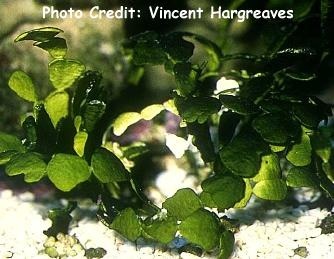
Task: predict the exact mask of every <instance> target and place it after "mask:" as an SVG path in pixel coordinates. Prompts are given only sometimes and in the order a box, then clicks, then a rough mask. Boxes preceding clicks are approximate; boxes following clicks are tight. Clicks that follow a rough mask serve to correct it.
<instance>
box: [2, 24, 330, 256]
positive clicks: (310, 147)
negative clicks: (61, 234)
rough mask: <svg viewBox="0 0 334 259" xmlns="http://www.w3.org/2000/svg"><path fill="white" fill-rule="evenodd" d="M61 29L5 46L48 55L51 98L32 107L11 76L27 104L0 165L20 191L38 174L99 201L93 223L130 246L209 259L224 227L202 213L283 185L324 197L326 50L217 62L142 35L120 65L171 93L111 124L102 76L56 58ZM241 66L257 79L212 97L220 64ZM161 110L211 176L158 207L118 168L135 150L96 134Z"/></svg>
mask: <svg viewBox="0 0 334 259" xmlns="http://www.w3.org/2000/svg"><path fill="white" fill-rule="evenodd" d="M61 32H62V31H61V30H60V29H57V28H52V27H46V28H40V29H35V30H32V31H28V32H25V33H23V34H21V35H20V36H18V37H17V38H16V40H15V41H16V42H19V41H25V40H30V41H33V42H34V46H36V47H39V48H41V49H44V50H46V51H47V52H49V54H50V56H51V57H52V60H51V62H50V63H49V66H48V71H49V78H50V82H51V83H52V86H53V91H52V92H51V93H50V94H49V95H48V96H47V97H46V98H45V99H42V98H41V97H40V96H39V95H38V91H37V87H36V86H35V85H34V83H33V81H32V79H31V78H30V77H29V76H28V75H27V74H26V73H25V72H23V71H16V72H14V73H13V74H12V75H11V77H10V79H9V83H8V84H9V87H10V88H11V89H12V90H13V91H15V92H16V94H17V95H19V96H20V97H22V98H23V99H24V100H26V101H28V102H31V103H32V106H33V112H32V113H31V114H29V115H27V116H26V117H25V119H24V120H23V122H22V127H23V130H24V133H25V136H24V138H23V140H20V139H18V138H17V137H15V136H12V135H9V134H6V133H0V163H1V164H4V165H5V171H6V173H7V174H8V175H9V176H14V175H18V174H24V179H25V181H26V182H27V183H31V182H37V181H39V180H41V179H42V178H43V177H47V178H49V180H50V181H51V182H52V183H53V184H54V185H55V186H56V187H57V188H58V189H59V190H61V191H63V192H69V191H71V190H73V189H75V188H76V189H81V191H83V192H86V193H87V195H89V196H90V197H91V198H92V199H93V200H95V201H96V202H97V203H98V204H99V211H98V217H99V218H100V219H101V220H102V221H103V222H104V223H105V224H106V225H107V226H108V227H110V228H112V229H114V230H116V231H118V232H119V233H120V234H122V235H123V236H125V237H126V238H128V239H129V240H131V241H136V240H137V239H138V238H140V237H142V238H145V239H148V240H152V241H158V242H160V243H163V244H168V243H170V242H171V241H173V240H174V239H175V238H178V237H182V238H184V239H186V240H187V242H188V243H189V244H192V245H194V246H197V247H198V246H199V247H200V248H202V249H204V250H205V251H215V250H217V249H218V251H219V258H227V257H228V256H229V255H230V254H231V253H232V251H233V244H234V236H233V229H234V228H233V227H232V226H231V224H230V223H229V222H228V221H227V220H226V218H225V217H224V216H221V215H222V214H221V213H219V214H217V213H214V212H213V211H214V210H213V209H217V210H218V212H224V210H226V209H229V208H233V207H234V208H242V207H245V206H246V204H247V202H248V201H249V199H250V197H251V196H252V195H253V194H254V195H256V196H258V197H260V198H262V199H266V200H283V199H284V198H285V197H286V195H287V191H288V188H290V187H293V188H296V187H314V188H318V189H320V190H322V191H323V192H324V194H325V195H328V196H329V197H331V198H332V199H333V197H334V184H333V180H334V175H333V170H332V166H331V163H332V147H331V142H330V141H331V137H332V131H331V127H330V126H328V124H327V121H328V117H329V116H331V115H332V113H331V109H330V106H329V105H327V104H325V103H323V102H322V101H321V100H320V99H318V98H317V97H316V96H314V94H313V90H314V88H315V87H316V85H317V84H319V83H320V82H322V79H323V78H322V77H323V76H325V75H326V69H327V66H328V62H329V61H330V60H331V56H330V54H329V53H328V52H327V51H326V50H325V49H318V50H314V49H310V48H287V49H282V50H280V51H277V52H275V53H272V54H269V55H263V56H259V57H255V56H250V55H235V56H227V55H224V54H223V53H222V51H221V49H220V48H219V47H218V46H217V45H216V44H215V43H213V42H211V41H209V40H208V39H206V38H204V37H201V36H199V35H196V34H192V33H184V32H173V33H169V34H167V35H159V34H157V33H154V32H146V33H142V34H139V35H136V36H134V37H132V38H130V39H129V40H128V41H127V42H126V43H125V44H124V50H125V53H126V55H128V56H129V57H130V62H131V63H132V64H134V65H135V66H136V67H137V69H144V66H146V65H163V66H164V68H165V71H166V72H167V73H169V74H171V75H172V76H173V77H174V78H175V82H176V89H175V90H174V91H173V93H172V96H171V99H170V100H167V101H166V102H164V103H163V104H152V105H150V106H148V107H146V108H144V109H143V110H141V111H140V112H128V113H123V114H120V115H119V116H118V117H117V118H111V115H110V114H111V111H110V107H111V102H112V101H111V100H109V99H108V98H107V95H106V94H105V89H104V87H102V86H101V85H100V82H101V78H102V76H101V74H100V73H99V72H96V71H86V69H85V66H84V65H83V64H82V63H81V62H80V61H78V60H73V59H68V58H66V54H67V44H66V41H65V39H63V38H61V37H58V34H59V33H61ZM194 43H196V46H200V47H201V48H204V49H205V50H206V52H207V61H206V63H205V64H201V65H196V64H194V63H192V62H191V58H192V57H193V54H194V48H195V45H194ZM240 58H241V59H248V60H250V61H251V62H254V64H255V67H256V69H257V71H255V72H252V73H251V72H245V71H242V72H240V73H239V72H237V71H231V73H229V74H224V75H223V76H225V77H227V78H229V79H234V80H235V81H232V82H231V81H228V80H227V79H226V78H224V79H222V80H221V81H220V82H219V84H223V85H219V86H218V87H217V89H216V85H215V83H214V84H213V83H212V82H216V81H217V80H218V79H219V77H221V76H222V75H221V74H220V69H221V66H222V64H223V63H224V62H227V60H230V59H240ZM306 68H307V69H306ZM226 83H227V84H228V83H232V84H230V85H226ZM238 86H239V87H238ZM164 111H168V112H172V113H174V114H175V115H177V116H180V118H181V119H182V123H181V124H182V126H183V127H184V128H185V129H186V134H185V135H191V136H193V137H192V138H189V139H192V140H193V145H194V146H196V147H197V149H198V151H199V153H200V155H201V159H202V160H203V165H202V167H205V168H206V169H208V170H209V171H210V173H209V174H208V175H207V178H206V179H205V180H204V181H202V183H201V189H202V191H201V192H200V193H195V192H194V191H193V190H192V189H189V188H185V189H180V190H178V191H177V192H176V194H175V195H173V196H172V197H170V198H168V199H166V200H165V201H164V202H163V204H162V207H161V208H160V207H158V206H156V205H154V204H153V203H152V202H151V201H150V200H149V199H147V197H146V196H145V195H144V194H143V192H142V190H141V189H140V187H139V186H138V184H137V183H136V181H135V179H134V177H133V175H132V173H131V170H130V166H128V164H126V163H130V162H129V161H131V160H132V159H133V157H135V156H138V155H140V153H141V152H143V151H144V150H145V148H143V146H140V145H139V146H138V145H130V146H127V147H119V146H118V147H116V148H115V145H113V144H111V143H110V142H109V141H108V138H107V135H108V133H109V132H110V131H111V130H112V131H113V133H114V134H115V135H118V136H120V135H122V134H123V133H124V132H125V131H126V129H127V128H128V127H129V126H130V125H132V124H135V123H137V122H138V121H140V120H154V118H155V117H156V116H157V115H158V114H159V113H161V112H164ZM214 129H215V130H216V131H214ZM212 132H216V133H215V134H213V133H212ZM182 137H184V136H182ZM114 144H115V143H114ZM116 146H117V145H116ZM185 146H186V147H187V145H185ZM181 155H182V153H181ZM181 155H180V156H181ZM166 184H168V183H166ZM125 190H126V191H125ZM125 193H126V195H125ZM129 193H130V194H129ZM52 232H53V234H50V235H56V234H57V231H52Z"/></svg>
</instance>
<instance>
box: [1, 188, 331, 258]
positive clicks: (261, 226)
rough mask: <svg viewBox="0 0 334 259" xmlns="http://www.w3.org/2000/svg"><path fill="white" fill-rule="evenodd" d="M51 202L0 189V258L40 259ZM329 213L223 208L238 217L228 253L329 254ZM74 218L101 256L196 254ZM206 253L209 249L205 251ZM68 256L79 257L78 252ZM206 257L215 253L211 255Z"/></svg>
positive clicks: (246, 255) (260, 255) (87, 243)
mask: <svg viewBox="0 0 334 259" xmlns="http://www.w3.org/2000/svg"><path fill="white" fill-rule="evenodd" d="M50 207H52V204H50V203H46V204H41V203H38V202H36V201H35V199H34V195H33V194H31V193H24V194H21V195H16V196H15V195H13V193H12V191H10V190H4V191H1V192H0V258H1V259H4V258H15V259H24V258H27V259H35V258H36V259H39V258H40V259H42V258H49V257H48V256H46V255H45V254H41V252H40V251H42V250H43V243H44V242H45V239H46V237H45V236H44V234H43V233H42V231H43V230H45V229H47V228H48V227H49V226H50V225H51V222H50V220H48V219H47V218H46V214H47V210H48V209H49V208H50ZM328 214H329V212H327V211H326V210H320V209H308V207H306V206H300V207H298V208H292V207H287V208H282V209H269V210H264V209H263V208H261V203H259V202H258V201H256V200H254V201H253V202H252V203H251V204H250V205H249V208H248V209H247V210H234V209H231V210H229V211H228V216H229V217H231V218H235V219H239V220H240V222H241V225H240V231H239V232H238V233H236V235H235V237H236V245H235V251H234V253H233V256H232V258H242V259H247V258H251V259H253V258H261V259H265V258H268V259H269V258H270V259H275V258H277V259H284V258H301V257H300V256H298V255H295V252H294V251H295V249H297V248H299V249H303V248H300V247H305V248H306V249H307V253H308V256H307V258H314V259H319V258H325V259H327V258H334V234H327V235H324V234H321V229H320V228H318V227H317V226H318V225H319V223H320V221H321V220H322V219H323V218H324V217H326V216H327V215H328ZM78 216H79V219H80V220H78V222H77V223H76V225H73V226H72V227H71V232H70V234H75V235H76V237H77V238H78V239H79V241H80V242H81V244H82V245H83V246H84V247H85V248H86V249H88V248H91V247H93V248H96V247H102V248H104V249H105V250H106V251H107V254H106V255H105V257H104V258H106V259H111V258H145V259H146V258H166V259H167V258H184V259H185V258H189V259H190V258H198V257H196V256H194V255H192V254H189V253H182V254H180V255H179V254H178V253H177V251H176V249H170V248H166V247H163V246H154V245H147V244H145V243H144V242H142V241H138V242H137V244H133V243H131V242H128V241H126V240H124V239H123V238H121V237H120V236H119V235H118V234H117V233H115V232H114V231H112V230H110V229H108V228H107V227H105V226H104V225H103V224H101V223H100V222H97V221H96V220H95V219H94V218H92V217H85V216H81V218H80V215H76V216H75V217H78ZM204 257H205V258H210V256H209V255H206V256H204ZM72 258H84V256H83V255H82V254H81V255H78V256H76V257H72ZM211 258H214V256H212V255H211Z"/></svg>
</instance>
